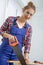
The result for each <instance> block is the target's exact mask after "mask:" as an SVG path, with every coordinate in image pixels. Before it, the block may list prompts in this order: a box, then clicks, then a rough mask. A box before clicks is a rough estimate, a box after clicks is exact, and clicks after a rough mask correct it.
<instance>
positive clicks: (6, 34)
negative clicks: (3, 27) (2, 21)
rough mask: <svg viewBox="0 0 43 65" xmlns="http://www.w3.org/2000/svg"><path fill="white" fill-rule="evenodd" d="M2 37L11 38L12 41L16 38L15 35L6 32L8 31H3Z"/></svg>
mask: <svg viewBox="0 0 43 65" xmlns="http://www.w3.org/2000/svg"><path fill="white" fill-rule="evenodd" d="M3 37H5V38H8V39H9V40H11V41H12V42H13V41H15V40H17V38H16V36H13V35H11V34H8V33H4V34H3Z"/></svg>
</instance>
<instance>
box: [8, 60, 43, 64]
mask: <svg viewBox="0 0 43 65" xmlns="http://www.w3.org/2000/svg"><path fill="white" fill-rule="evenodd" d="M7 62H8V63H12V62H13V63H14V65H21V63H20V61H15V60H14V61H13V60H8V61H7ZM27 65H43V64H38V63H33V62H30V63H29V64H27Z"/></svg>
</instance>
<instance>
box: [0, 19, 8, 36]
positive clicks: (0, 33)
mask: <svg viewBox="0 0 43 65" xmlns="http://www.w3.org/2000/svg"><path fill="white" fill-rule="evenodd" d="M7 28H8V18H7V19H6V21H5V22H4V23H3V25H2V26H1V28H0V35H3V34H4V32H5V31H6V30H7Z"/></svg>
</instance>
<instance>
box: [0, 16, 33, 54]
mask: <svg viewBox="0 0 43 65" xmlns="http://www.w3.org/2000/svg"><path fill="white" fill-rule="evenodd" d="M15 18H18V17H15ZM15 18H14V17H13V16H10V17H8V18H7V19H6V20H5V22H4V23H3V25H2V26H1V28H0V35H2V36H3V34H4V33H5V32H6V33H10V28H11V26H12V25H13V21H14V19H15ZM15 25H16V27H18V25H17V24H15ZM24 27H25V26H24ZM31 36H32V27H31V26H30V27H29V28H28V29H27V32H26V35H25V39H24V41H23V44H24V53H26V52H27V53H29V52H30V47H31ZM3 39H4V38H3Z"/></svg>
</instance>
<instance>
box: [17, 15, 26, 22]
mask: <svg viewBox="0 0 43 65" xmlns="http://www.w3.org/2000/svg"><path fill="white" fill-rule="evenodd" d="M18 21H19V22H20V23H26V19H25V18H24V17H23V16H21V17H20V18H18Z"/></svg>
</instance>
